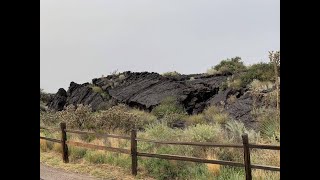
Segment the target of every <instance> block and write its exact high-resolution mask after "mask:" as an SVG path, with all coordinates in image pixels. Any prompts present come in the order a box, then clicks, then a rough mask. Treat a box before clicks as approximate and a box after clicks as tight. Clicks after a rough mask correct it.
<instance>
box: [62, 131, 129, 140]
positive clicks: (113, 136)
mask: <svg viewBox="0 0 320 180" xmlns="http://www.w3.org/2000/svg"><path fill="white" fill-rule="evenodd" d="M66 132H68V133H74V134H86V135H94V136H96V137H102V138H108V137H111V138H117V139H128V140H129V139H130V137H129V136H120V135H114V134H104V133H94V132H88V131H76V130H70V129H66Z"/></svg>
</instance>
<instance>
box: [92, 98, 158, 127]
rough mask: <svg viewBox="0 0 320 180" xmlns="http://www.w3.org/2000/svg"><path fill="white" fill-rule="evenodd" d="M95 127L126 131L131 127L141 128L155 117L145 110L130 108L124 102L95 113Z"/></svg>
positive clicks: (154, 119)
mask: <svg viewBox="0 0 320 180" xmlns="http://www.w3.org/2000/svg"><path fill="white" fill-rule="evenodd" d="M95 119H96V120H95V122H96V127H97V128H98V129H105V130H113V131H114V130H116V129H118V130H120V131H124V132H128V131H130V130H131V129H133V128H137V129H143V128H144V126H145V125H147V124H149V123H152V122H154V121H156V117H155V116H153V115H152V114H149V113H147V112H143V111H138V110H132V109H130V108H129V107H127V106H126V105H124V104H119V105H117V106H113V107H111V108H110V109H108V110H106V111H100V112H99V113H97V114H96V115H95Z"/></svg>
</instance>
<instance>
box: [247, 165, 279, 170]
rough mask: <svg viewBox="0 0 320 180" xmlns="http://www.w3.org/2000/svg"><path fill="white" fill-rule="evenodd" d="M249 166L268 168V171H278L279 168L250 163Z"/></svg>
mask: <svg viewBox="0 0 320 180" xmlns="http://www.w3.org/2000/svg"><path fill="white" fill-rule="evenodd" d="M251 168H253V169H263V170H269V171H280V168H279V167H276V166H262V165H256V164H251Z"/></svg>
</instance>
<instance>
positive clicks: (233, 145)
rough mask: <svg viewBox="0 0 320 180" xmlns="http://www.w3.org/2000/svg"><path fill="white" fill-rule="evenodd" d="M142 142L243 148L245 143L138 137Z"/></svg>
mask: <svg viewBox="0 0 320 180" xmlns="http://www.w3.org/2000/svg"><path fill="white" fill-rule="evenodd" d="M136 140H137V141H141V142H150V143H156V144H172V145H191V146H207V147H231V148H243V145H241V144H239V145H237V144H214V143H208V142H174V141H155V140H150V139H141V138H138V139H136Z"/></svg>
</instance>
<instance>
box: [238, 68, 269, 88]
mask: <svg viewBox="0 0 320 180" xmlns="http://www.w3.org/2000/svg"><path fill="white" fill-rule="evenodd" d="M240 78H241V83H242V87H245V86H247V85H248V84H250V83H251V82H252V81H253V80H254V79H257V80H259V81H272V82H274V81H275V75H274V68H273V65H272V64H271V63H263V62H261V63H258V64H254V65H252V66H250V67H249V68H248V70H247V71H246V72H245V73H243V74H242V75H241V76H240Z"/></svg>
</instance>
